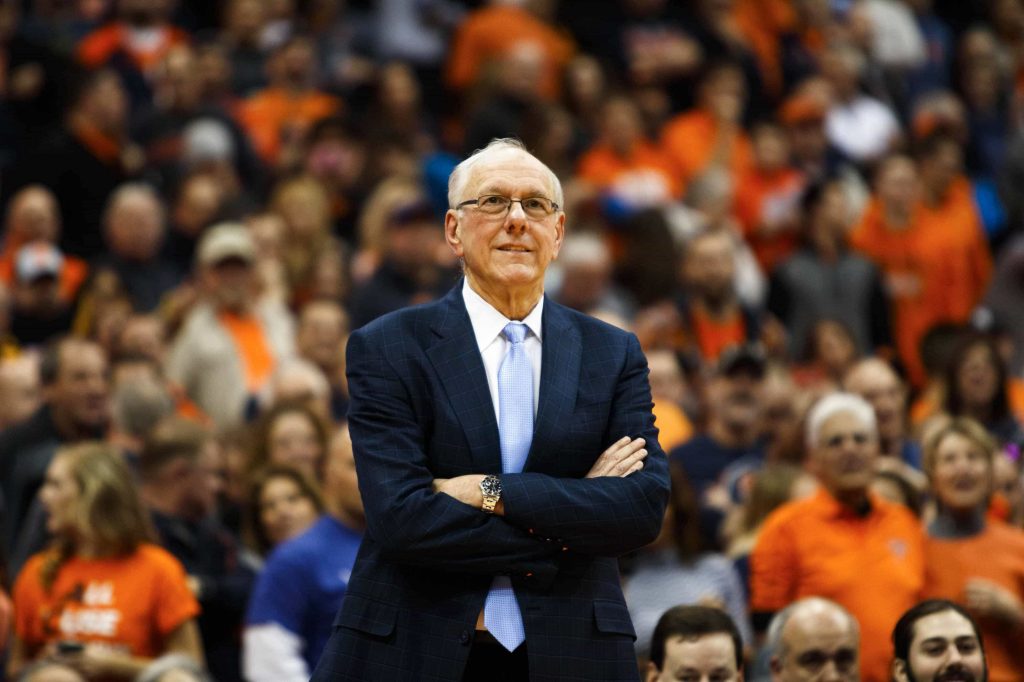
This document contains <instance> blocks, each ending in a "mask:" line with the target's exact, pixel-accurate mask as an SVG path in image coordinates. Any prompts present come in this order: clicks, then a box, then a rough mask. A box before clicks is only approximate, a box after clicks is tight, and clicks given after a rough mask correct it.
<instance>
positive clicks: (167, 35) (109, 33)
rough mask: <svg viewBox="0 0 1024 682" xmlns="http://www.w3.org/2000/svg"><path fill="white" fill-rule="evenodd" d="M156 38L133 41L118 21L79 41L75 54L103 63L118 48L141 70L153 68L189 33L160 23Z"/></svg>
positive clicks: (97, 64) (89, 62)
mask: <svg viewBox="0 0 1024 682" xmlns="http://www.w3.org/2000/svg"><path fill="white" fill-rule="evenodd" d="M158 30H159V34H158V35H157V39H156V40H154V41H152V42H151V43H150V42H147V43H146V44H145V45H144V46H143V45H136V44H133V43H132V41H131V40H130V36H131V33H130V29H129V28H128V27H127V26H125V24H123V23H122V22H120V21H114V22H111V23H109V24H107V25H106V26H101V27H100V28H98V29H96V30H95V31H93V32H92V33H90V34H89V35H87V36H85V38H83V39H82V42H80V43H79V44H78V50H77V56H78V61H80V62H81V63H82V64H84V65H85V66H88V67H89V68H98V67H101V66H104V65H105V64H106V63H107V62H109V61H110V59H111V57H113V56H114V55H115V54H116V53H118V52H123V53H124V54H126V55H128V57H129V58H130V59H131V60H132V63H133V64H134V65H135V67H136V68H137V69H138V70H139V71H140V72H142V73H146V72H148V71H150V70H151V69H153V67H155V66H156V65H157V64H159V63H160V60H162V59H163V58H164V56H165V55H166V54H167V53H168V52H169V51H170V50H171V48H173V47H175V46H176V45H184V44H187V43H188V42H189V38H188V34H187V33H186V32H185V31H183V30H182V29H180V28H178V27H177V26H172V25H170V24H168V25H166V26H163V27H160V28H159V29H158Z"/></svg>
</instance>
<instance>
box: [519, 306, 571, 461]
mask: <svg viewBox="0 0 1024 682" xmlns="http://www.w3.org/2000/svg"><path fill="white" fill-rule="evenodd" d="M541 333H542V334H543V336H544V338H543V343H542V349H543V350H542V351H541V364H540V398H539V400H538V405H537V419H536V420H535V422H534V428H533V443H532V445H531V446H530V455H529V457H528V458H527V460H526V466H525V467H524V468H523V470H524V471H531V470H533V471H543V470H544V469H545V466H544V461H545V459H547V458H549V457H555V456H557V455H558V453H557V452H556V451H555V450H553V449H550V448H546V447H545V445H546V444H550V443H556V442H558V434H559V433H560V432H563V431H564V430H565V424H566V423H567V422H568V420H569V419H570V418H571V416H572V412H573V409H574V408H575V406H576V393H577V391H578V389H579V381H580V363H581V361H582V352H581V351H582V341H581V340H580V332H579V329H577V328H576V325H574V324H573V323H572V320H571V319H570V317H569V315H568V314H567V313H566V310H565V308H563V307H562V306H560V305H558V304H557V303H555V302H554V301H552V300H551V299H550V298H545V300H544V323H543V330H542V332H541Z"/></svg>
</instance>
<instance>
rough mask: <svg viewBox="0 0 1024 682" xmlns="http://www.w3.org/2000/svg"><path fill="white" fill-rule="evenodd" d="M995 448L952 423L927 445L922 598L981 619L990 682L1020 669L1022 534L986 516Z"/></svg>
mask: <svg viewBox="0 0 1024 682" xmlns="http://www.w3.org/2000/svg"><path fill="white" fill-rule="evenodd" d="M996 453H997V445H996V442H995V441H994V440H993V439H992V438H991V436H989V434H988V433H986V431H985V428H984V427H983V426H982V425H981V424H980V423H978V422H976V421H974V420H973V419H970V418H955V419H953V420H952V421H950V422H949V423H948V424H947V425H946V426H944V427H940V428H939V429H938V431H936V432H935V433H933V434H932V435H931V437H930V438H929V439H928V441H927V442H926V444H925V453H924V468H925V471H926V472H927V474H928V478H929V479H930V481H931V484H932V489H933V490H934V493H935V500H936V503H937V512H936V516H935V518H934V519H933V520H932V521H931V522H930V523H929V524H928V528H927V532H928V539H927V541H926V542H925V556H926V558H927V561H926V563H925V566H926V569H925V590H924V593H925V596H927V597H942V598H945V599H952V600H954V601H956V602H959V603H960V604H961V605H963V606H965V607H967V608H968V609H969V610H970V611H971V613H972V614H973V615H974V616H975V617H976V618H977V619H978V624H979V625H980V626H981V634H982V637H983V638H984V642H985V652H986V655H987V658H988V664H989V679H990V680H991V681H992V682H1014V681H1015V680H1019V679H1020V672H1021V670H1024V650H1021V648H1020V646H1019V642H1020V636H1021V633H1022V629H1024V532H1022V531H1021V530H1020V529H1018V528H1012V527H1010V526H1008V525H1006V524H1004V523H1002V522H1001V521H997V520H996V519H993V518H991V517H990V516H989V515H988V514H987V513H986V512H987V511H988V508H989V500H990V499H991V496H992V493H993V487H994V486H993V484H994V471H995V462H994V459H995V457H996Z"/></svg>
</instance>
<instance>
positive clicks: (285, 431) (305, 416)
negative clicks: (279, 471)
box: [249, 401, 329, 481]
mask: <svg viewBox="0 0 1024 682" xmlns="http://www.w3.org/2000/svg"><path fill="white" fill-rule="evenodd" d="M328 435H329V434H328V429H327V426H326V424H325V423H324V417H323V415H322V414H321V413H320V412H318V411H316V410H314V409H311V408H310V407H309V406H308V405H306V404H303V403H302V402H296V401H290V402H289V401H282V402H279V403H276V404H275V405H273V406H272V407H271V408H270V409H269V410H268V411H267V412H266V413H265V414H264V415H263V416H261V417H260V420H259V422H257V423H256V425H255V427H254V429H253V436H252V443H251V445H252V448H251V449H252V455H251V457H250V458H249V467H250V471H258V470H259V469H262V468H263V467H265V466H267V465H276V464H283V465H286V466H290V467H294V468H295V469H297V470H298V471H300V472H302V474H303V475H304V476H306V477H308V478H309V480H310V481H319V480H321V476H322V471H323V462H324V457H325V456H326V453H327V440H328Z"/></svg>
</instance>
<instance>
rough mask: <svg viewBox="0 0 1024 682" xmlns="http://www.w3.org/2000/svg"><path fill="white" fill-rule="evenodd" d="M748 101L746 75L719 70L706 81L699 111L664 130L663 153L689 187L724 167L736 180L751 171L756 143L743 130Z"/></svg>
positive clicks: (725, 67) (728, 67)
mask: <svg viewBox="0 0 1024 682" xmlns="http://www.w3.org/2000/svg"><path fill="white" fill-rule="evenodd" d="M746 98H747V92H746V85H745V83H744V79H743V70H742V69H741V68H740V67H739V66H737V65H736V64H733V63H731V62H723V63H719V64H714V65H712V66H711V67H709V68H708V70H707V71H706V72H705V74H704V78H703V80H702V81H701V85H700V90H699V93H698V104H697V106H696V107H694V108H693V109H691V110H690V111H686V112H683V113H682V114H679V115H678V116H676V117H675V118H673V119H671V120H670V121H669V122H668V123H666V124H665V127H664V128H662V131H661V140H662V147H663V148H664V149H665V151H666V152H667V153H668V154H669V156H670V157H672V162H673V163H674V164H675V166H676V168H677V172H678V174H679V178H680V180H681V181H682V183H683V184H684V185H685V184H686V183H688V182H690V181H691V180H692V179H693V178H695V177H696V176H698V175H700V174H701V173H702V172H704V171H705V170H707V169H708V168H709V167H710V166H716V165H717V166H724V167H725V168H726V169H728V170H729V173H730V175H731V176H732V178H733V179H734V180H735V179H736V178H739V177H741V176H742V175H743V174H744V173H745V172H746V171H747V170H748V169H749V168H750V166H751V163H752V151H751V146H750V140H749V139H748V137H747V134H746V133H745V132H743V126H742V124H741V119H742V116H743V108H744V106H745V105H746Z"/></svg>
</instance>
